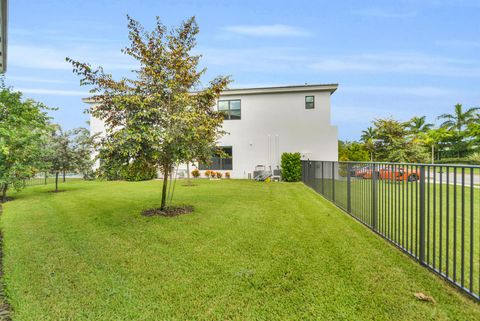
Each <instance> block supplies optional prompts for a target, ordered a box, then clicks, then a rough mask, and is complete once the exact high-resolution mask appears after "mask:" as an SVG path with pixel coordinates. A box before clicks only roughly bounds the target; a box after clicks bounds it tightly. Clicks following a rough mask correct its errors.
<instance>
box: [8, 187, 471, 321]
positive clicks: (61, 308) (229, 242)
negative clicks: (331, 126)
mask: <svg viewBox="0 0 480 321" xmlns="http://www.w3.org/2000/svg"><path fill="white" fill-rule="evenodd" d="M62 188H63V189H66V190H67V191H66V192H63V193H57V194H55V193H47V191H48V190H49V189H51V186H38V187H30V188H28V189H26V190H24V191H23V192H21V193H18V194H16V195H15V194H14V195H13V196H16V200H14V201H12V202H9V203H7V204H5V205H4V213H3V215H2V217H1V228H2V230H3V234H4V271H5V277H4V280H3V281H4V283H5V285H6V293H7V296H8V298H9V301H10V304H11V306H12V308H13V310H14V314H13V318H14V320H159V319H160V320H184V319H189V320H227V319H228V320H288V319H291V320H298V319H308V320H311V319H318V320H475V319H477V320H478V319H480V305H479V304H478V303H475V302H473V301H472V300H471V299H468V298H466V297H465V296H464V295H463V294H461V293H460V292H459V291H457V290H455V289H454V288H452V287H451V286H450V285H448V284H447V283H446V282H444V281H442V280H441V279H439V278H438V277H437V276H435V275H434V274H432V273H431V272H429V271H427V270H426V269H424V268H422V267H421V266H419V265H418V264H417V263H415V262H414V261H413V260H411V259H410V258H408V257H406V256H405V255H404V254H402V253H401V252H400V251H398V250H397V249H395V248H394V247H393V246H391V245H389V244H388V243H387V242H385V241H384V240H382V239H381V238H379V237H378V236H376V235H375V234H373V233H372V232H370V231H369V230H368V229H366V228H365V227H364V226H363V225H361V224H359V223H358V222H356V221H355V220H353V219H352V218H350V217H349V216H348V215H346V214H344V213H342V212H341V211H340V210H339V209H337V208H336V207H335V206H334V205H332V204H331V203H329V202H327V201H325V200H323V198H322V197H321V196H319V195H317V194H316V193H315V192H314V191H313V190H311V189H309V188H307V187H306V186H304V185H303V184H301V183H291V184H288V183H270V184H267V183H257V182H252V181H241V180H222V181H206V180H200V181H198V186H195V187H187V186H182V185H181V184H177V191H176V198H175V202H176V203H177V204H191V205H194V206H195V209H196V210H195V212H194V213H192V214H187V215H184V216H180V217H175V218H164V217H143V216H141V215H140V212H141V211H142V209H147V208H151V207H155V206H158V204H159V198H160V188H161V183H160V182H159V181H149V182H142V183H126V182H83V181H74V182H69V183H67V184H64V185H62ZM415 292H423V293H425V294H427V295H431V296H433V297H434V298H435V300H436V301H437V303H436V304H432V303H428V302H421V301H418V300H417V299H416V298H415V297H414V296H413V294H414V293H415Z"/></svg>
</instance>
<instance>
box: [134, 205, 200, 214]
mask: <svg viewBox="0 0 480 321" xmlns="http://www.w3.org/2000/svg"><path fill="white" fill-rule="evenodd" d="M191 212H193V206H189V205H187V206H168V207H167V208H165V209H164V210H163V211H162V210H160V208H151V209H148V210H145V211H143V212H142V215H144V216H166V217H174V216H178V215H183V214H188V213H191Z"/></svg>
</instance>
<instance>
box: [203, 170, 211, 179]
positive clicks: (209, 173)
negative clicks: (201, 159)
mask: <svg viewBox="0 0 480 321" xmlns="http://www.w3.org/2000/svg"><path fill="white" fill-rule="evenodd" d="M211 174H212V171H211V170H206V171H205V173H204V175H205V177H206V178H210V175H211Z"/></svg>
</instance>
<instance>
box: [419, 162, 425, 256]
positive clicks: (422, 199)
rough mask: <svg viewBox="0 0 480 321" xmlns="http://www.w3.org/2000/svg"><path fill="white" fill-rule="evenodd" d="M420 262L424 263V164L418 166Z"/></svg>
mask: <svg viewBox="0 0 480 321" xmlns="http://www.w3.org/2000/svg"><path fill="white" fill-rule="evenodd" d="M419 179H420V223H419V225H420V237H419V242H420V253H419V256H418V259H419V261H420V264H425V165H421V166H420V178H419Z"/></svg>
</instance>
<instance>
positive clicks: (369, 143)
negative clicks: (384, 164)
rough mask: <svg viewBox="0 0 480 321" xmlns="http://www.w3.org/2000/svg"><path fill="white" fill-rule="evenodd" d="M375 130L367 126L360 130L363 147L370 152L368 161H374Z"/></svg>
mask: <svg viewBox="0 0 480 321" xmlns="http://www.w3.org/2000/svg"><path fill="white" fill-rule="evenodd" d="M376 135H377V133H376V131H375V129H374V128H373V127H371V126H370V127H368V128H367V129H366V130H363V131H362V136H361V137H360V140H361V141H362V142H363V144H364V146H365V149H366V150H367V152H368V153H369V154H370V161H371V162H373V161H374V153H375V139H376Z"/></svg>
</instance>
